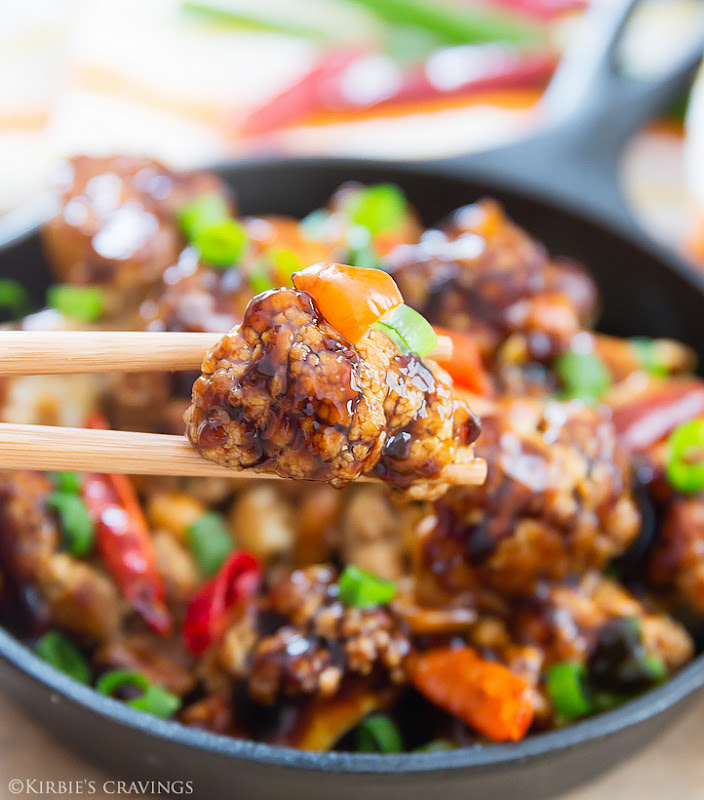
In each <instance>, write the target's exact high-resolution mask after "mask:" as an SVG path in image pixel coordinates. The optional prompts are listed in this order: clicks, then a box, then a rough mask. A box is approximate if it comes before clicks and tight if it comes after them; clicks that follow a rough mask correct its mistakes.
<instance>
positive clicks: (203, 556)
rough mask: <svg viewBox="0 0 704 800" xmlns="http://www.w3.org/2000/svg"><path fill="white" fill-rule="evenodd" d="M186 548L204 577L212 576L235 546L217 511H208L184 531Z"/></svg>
mask: <svg viewBox="0 0 704 800" xmlns="http://www.w3.org/2000/svg"><path fill="white" fill-rule="evenodd" d="M186 539H187V541H188V546H189V547H190V549H191V552H192V553H193V557H194V558H195V560H196V562H197V564H198V566H199V567H200V569H201V571H202V572H203V574H204V575H207V576H210V575H214V574H215V573H216V572H217V571H218V569H219V568H220V565H221V564H222V562H223V561H224V560H225V559H226V558H227V556H228V555H229V554H230V553H231V552H232V550H233V548H234V546H235V544H234V542H233V540H232V536H230V532H229V531H228V529H227V526H226V525H225V520H224V519H223V518H222V516H221V515H220V514H218V513H217V511H208V512H207V513H206V514H203V516H202V517H199V518H198V519H197V520H196V521H195V522H192V523H191V524H190V525H189V526H188V528H187V529H186Z"/></svg>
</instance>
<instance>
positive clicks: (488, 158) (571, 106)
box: [433, 0, 704, 237]
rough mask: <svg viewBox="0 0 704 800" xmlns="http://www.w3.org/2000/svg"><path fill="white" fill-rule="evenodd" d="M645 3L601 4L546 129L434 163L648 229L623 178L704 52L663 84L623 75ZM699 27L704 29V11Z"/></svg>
mask: <svg viewBox="0 0 704 800" xmlns="http://www.w3.org/2000/svg"><path fill="white" fill-rule="evenodd" d="M638 2H639V0H596V2H595V3H594V4H593V8H592V10H591V11H590V12H588V14H587V15H586V18H585V20H584V22H583V23H582V25H581V29H580V31H579V32H578V35H577V40H576V41H575V42H574V45H573V47H571V48H570V49H569V51H568V53H567V54H566V56H565V57H564V58H563V60H562V64H561V66H560V68H559V69H558V71H557V73H556V74H555V77H554V78H553V80H552V82H551V84H550V86H549V88H548V90H547V92H546V93H545V96H544V98H543V101H542V106H541V109H540V111H541V112H542V115H543V119H544V121H545V125H544V126H543V127H542V128H541V130H540V131H538V132H537V133H535V134H533V135H532V136H530V137H528V138H526V139H523V140H521V141H519V142H516V143H515V144H510V145H506V146H503V147H499V148H496V149H492V150H487V151H484V152H480V153H473V154H471V155H467V156H460V157H455V158H450V159H443V160H441V161H436V162H434V163H433V167H434V168H436V169H437V170H438V171H442V172H445V173H447V172H449V173H451V174H458V173H459V174H460V175H462V176H467V177H471V178H473V179H475V180H480V181H482V182H486V183H488V184H491V185H497V186H500V187H505V188H510V189H514V190H518V191H522V192H524V193H526V194H530V195H531V196H534V197H536V196H537V197H542V198H545V199H548V200H552V201H557V202H558V203H559V204H561V205H563V206H567V207H570V208H572V209H573V210H575V211H577V212H580V213H581V214H586V215H587V216H590V217H592V218H596V219H597V220H598V221H599V222H600V223H601V224H605V225H607V226H608V227H611V228H615V229H618V230H619V231H621V232H626V231H629V232H632V233H638V234H639V235H640V236H641V237H642V235H643V234H642V230H641V229H640V228H639V226H638V223H637V222H636V220H635V218H634V217H633V215H632V213H631V211H630V210H629V207H628V204H627V202H626V201H625V199H624V196H623V193H622V190H621V185H620V180H619V158H620V156H621V153H622V151H623V147H624V145H625V144H626V143H627V142H628V140H629V139H630V137H631V136H632V135H633V134H634V133H635V132H636V131H637V130H638V129H639V128H640V127H641V126H642V125H643V124H644V123H646V122H648V121H649V120H651V119H652V118H653V117H654V116H655V115H656V114H657V113H658V112H661V111H662V110H663V109H664V108H666V107H667V104H668V103H669V102H671V100H672V98H673V96H675V95H676V93H677V92H678V91H679V90H680V89H681V88H683V87H684V86H686V85H687V83H688V82H690V81H691V80H692V78H693V76H694V74H695V72H696V69H697V65H698V63H699V60H700V59H701V56H702V53H703V52H704V24H703V25H702V26H701V28H702V29H701V30H700V31H699V35H698V36H697V37H696V41H695V42H694V44H693V45H692V46H691V47H690V48H689V49H688V50H687V51H686V52H685V53H684V54H683V55H682V56H680V57H679V59H678V60H677V63H676V64H675V65H674V66H672V67H670V68H669V69H668V70H667V71H666V73H665V74H664V75H660V76H659V77H658V78H657V79H656V80H636V79H634V78H629V77H627V76H624V75H621V74H619V73H618V72H616V70H615V63H614V62H615V55H616V51H617V48H618V45H619V42H620V40H621V35H622V33H623V30H624V29H625V27H626V25H627V22H628V19H629V17H630V15H631V13H632V11H633V9H634V8H635V6H636V5H637V4H638ZM699 22H700V23H704V13H703V14H702V15H700V17H699Z"/></svg>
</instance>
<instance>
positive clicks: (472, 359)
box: [433, 325, 493, 396]
mask: <svg viewBox="0 0 704 800" xmlns="http://www.w3.org/2000/svg"><path fill="white" fill-rule="evenodd" d="M433 328H434V330H435V333H437V334H438V336H447V337H448V338H449V339H450V340H451V341H452V358H450V359H449V360H448V361H440V360H438V364H440V366H441V367H442V368H443V369H444V370H445V371H446V372H448V373H449V375H450V377H451V378H452V380H453V381H454V382H455V383H456V384H457V385H458V386H462V387H464V388H465V389H468V390H469V391H470V392H474V394H480V395H484V396H489V395H491V394H493V387H492V385H491V381H490V380H489V376H488V375H487V374H486V372H485V370H484V367H483V365H482V358H481V355H480V354H479V348H478V347H477V345H476V342H475V341H474V339H472V337H471V336H468V335H467V334H466V333H458V332H457V331H450V330H448V329H447V328H440V327H439V326H437V325H434V326H433Z"/></svg>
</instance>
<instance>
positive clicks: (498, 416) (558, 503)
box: [420, 400, 640, 595]
mask: <svg viewBox="0 0 704 800" xmlns="http://www.w3.org/2000/svg"><path fill="white" fill-rule="evenodd" d="M482 422H483V430H482V435H481V436H480V437H479V440H478V442H477V446H476V453H477V455H478V456H480V457H482V458H484V459H486V461H487V464H488V467H489V471H488V476H487V480H486V483H485V484H484V485H483V486H477V487H458V488H456V489H453V490H451V492H449V493H448V494H447V495H446V496H445V497H444V498H442V499H441V500H440V501H439V503H438V509H437V510H438V518H439V523H438V525H437V527H436V529H435V531H434V532H433V533H431V534H430V535H429V536H428V537H427V538H426V540H425V542H424V544H423V558H422V559H421V564H420V568H421V572H422V573H423V574H424V575H426V577H427V576H434V579H433V581H434V583H436V584H437V585H438V586H440V587H442V589H443V591H445V592H450V593H455V592H458V591H463V590H464V591H467V590H468V591H474V590H476V589H478V588H480V587H490V588H491V589H493V590H496V591H499V592H502V593H506V594H509V595H512V594H522V595H525V594H531V593H532V591H533V589H534V586H535V583H536V581H539V580H560V579H562V578H564V577H565V576H567V575H569V574H570V573H581V572H584V570H586V569H591V568H596V569H601V568H602V567H604V566H605V565H606V564H607V563H608V562H609V561H610V560H612V559H613V558H615V557H616V556H618V555H620V554H622V553H623V552H624V551H625V550H626V549H627V548H628V546H629V544H630V543H631V542H632V541H633V540H634V539H635V537H636V536H637V534H638V531H639V530H640V513H639V509H638V506H637V504H636V501H635V499H634V496H633V493H632V491H631V488H630V483H631V467H630V463H629V459H628V457H627V455H626V454H625V452H624V451H622V450H621V449H620V448H619V447H618V445H617V443H616V437H615V433H614V430H613V426H612V424H611V422H610V420H609V419H608V418H607V417H605V416H602V415H601V413H600V412H599V411H598V410H595V409H592V408H587V407H584V406H582V405H581V404H580V403H558V402H551V403H547V404H544V403H542V402H540V401H527V400H526V401H505V402H504V403H503V404H500V405H497V406H496V407H495V409H494V411H493V412H488V413H486V414H484V415H483V417H482ZM424 583H425V584H427V580H426V581H424Z"/></svg>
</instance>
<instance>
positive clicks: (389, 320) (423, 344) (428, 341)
mask: <svg viewBox="0 0 704 800" xmlns="http://www.w3.org/2000/svg"><path fill="white" fill-rule="evenodd" d="M374 327H375V328H377V329H378V330H380V331H382V332H383V333H385V334H386V335H387V336H388V337H389V339H391V341H392V342H393V343H394V344H395V345H396V346H397V347H398V348H399V350H401V352H402V353H408V352H410V353H415V354H416V355H418V356H421V358H422V357H423V356H427V355H428V353H431V352H432V351H433V350H434V349H435V347H436V346H437V343H438V337H437V335H436V333H435V331H434V330H433V328H432V326H431V324H430V323H429V322H428V320H426V319H425V317H424V316H422V315H421V314H419V313H418V312H417V311H416V310H415V309H413V308H411V307H410V306H407V305H406V304H405V303H403V304H402V305H400V306H396V308H394V309H392V310H391V311H390V312H389V313H388V314H387V315H386V316H385V317H384V318H383V319H380V320H379V322H375V323H374Z"/></svg>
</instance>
